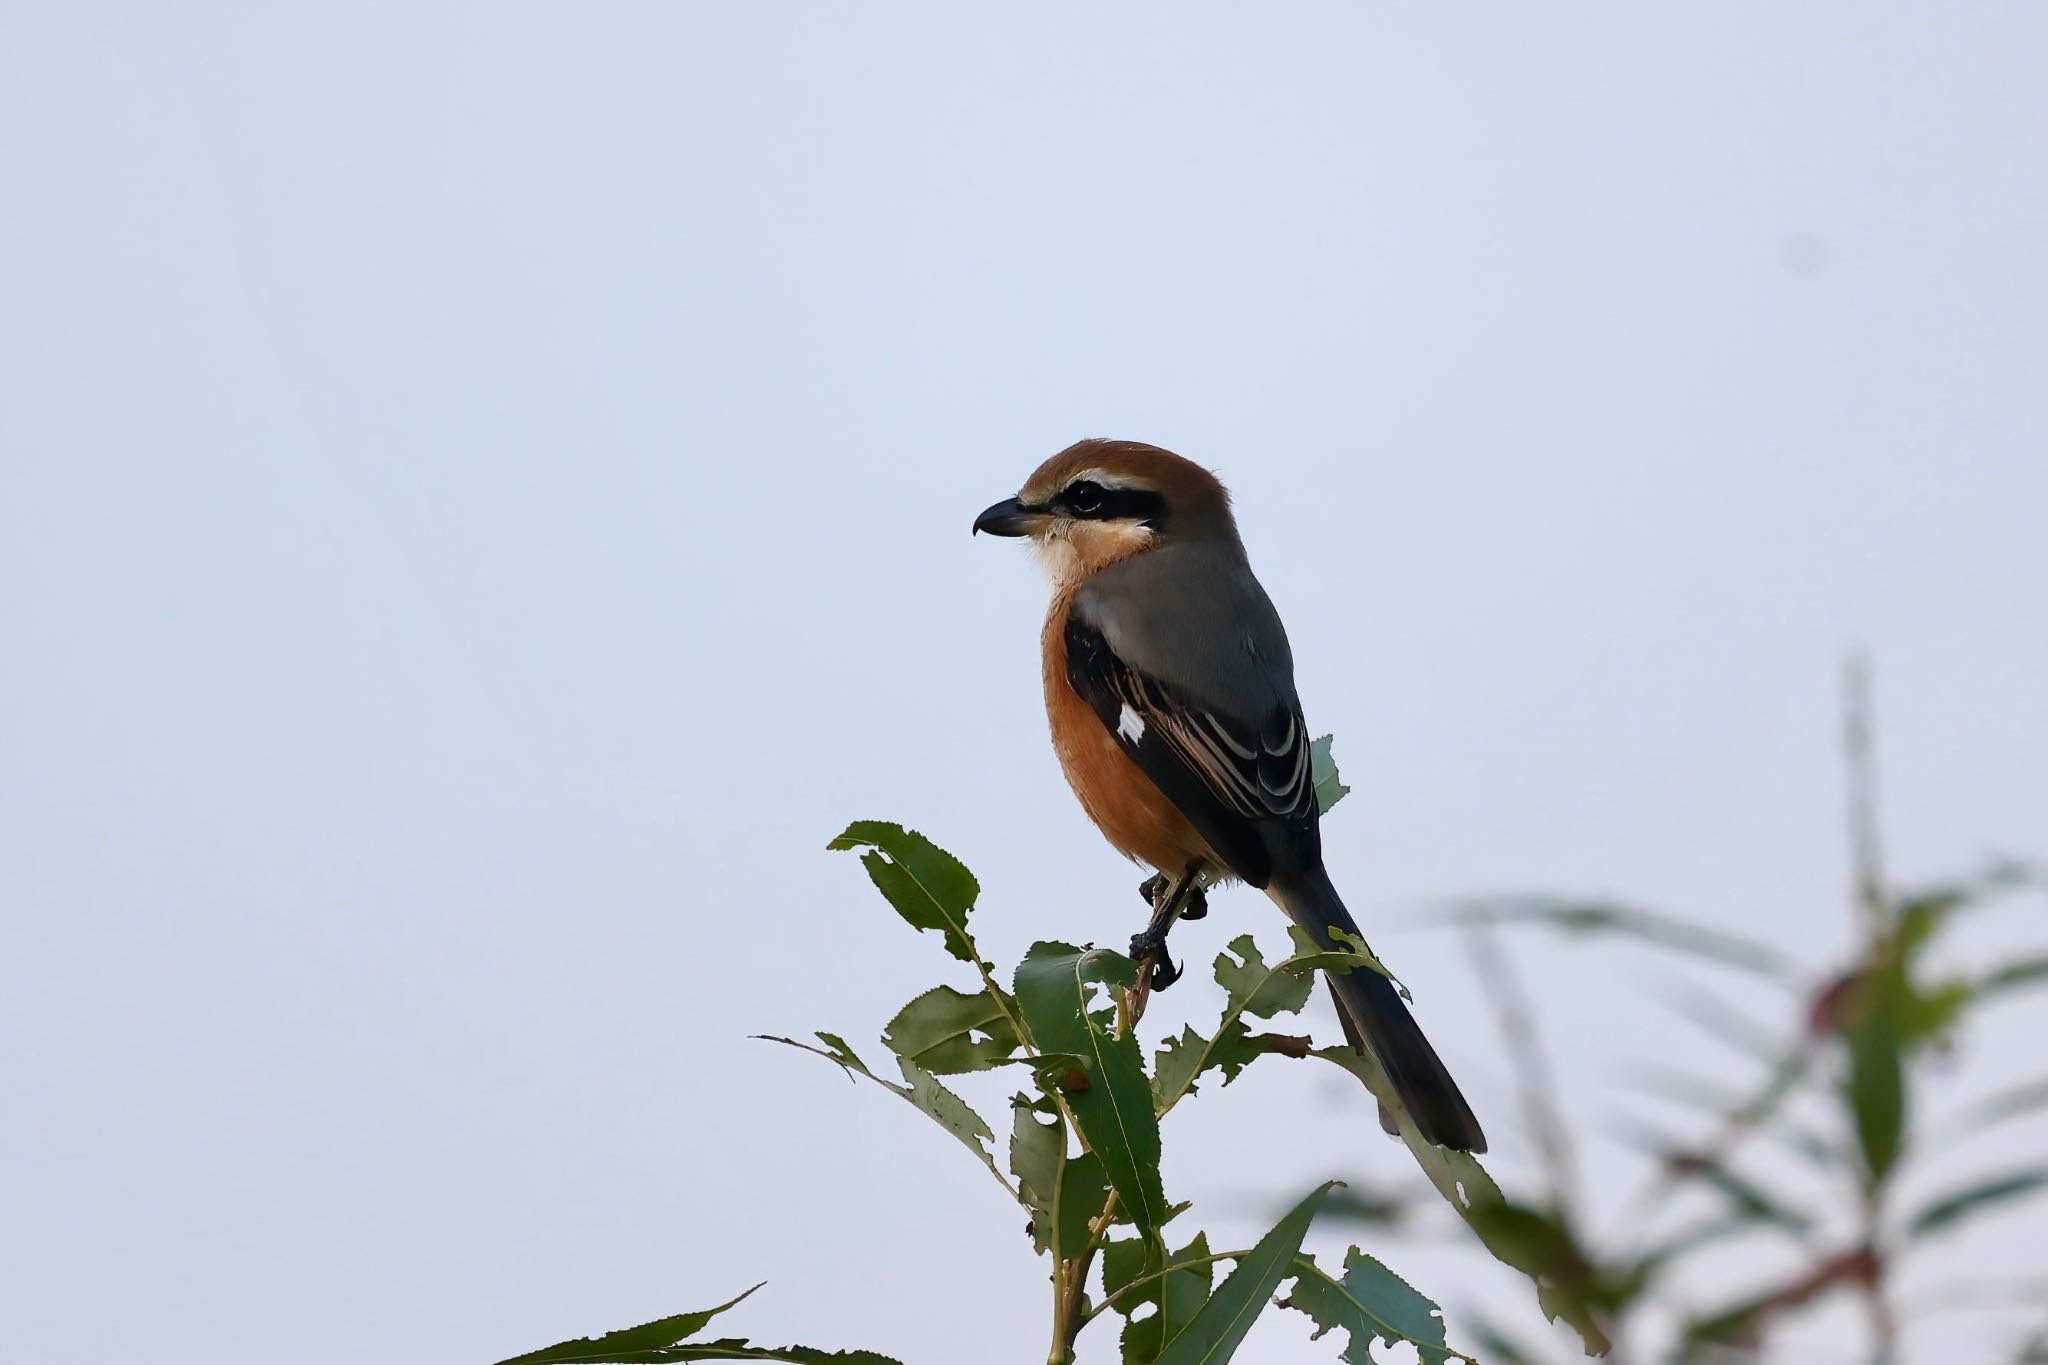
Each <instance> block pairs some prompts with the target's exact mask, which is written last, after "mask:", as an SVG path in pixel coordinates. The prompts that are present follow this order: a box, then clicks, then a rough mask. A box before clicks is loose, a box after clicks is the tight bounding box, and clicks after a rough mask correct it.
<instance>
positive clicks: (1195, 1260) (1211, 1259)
mask: <svg viewBox="0 0 2048 1365" xmlns="http://www.w3.org/2000/svg"><path fill="white" fill-rule="evenodd" d="M1251 1254H1252V1249H1251V1248H1250V1247H1245V1248H1244V1249H1243V1250H1241V1251H1218V1252H1214V1253H1211V1254H1210V1255H1207V1256H1191V1257H1189V1258H1188V1259H1187V1260H1185V1261H1176V1262H1174V1263H1173V1264H1172V1265H1170V1266H1168V1267H1167V1268H1166V1269H1164V1270H1155V1271H1153V1272H1152V1273H1151V1274H1149V1275H1140V1276H1138V1278H1137V1279H1135V1280H1132V1281H1131V1282H1130V1283H1129V1284H1127V1285H1125V1286H1124V1287H1123V1288H1122V1289H1119V1290H1117V1291H1116V1293H1114V1294H1111V1295H1109V1296H1108V1297H1107V1298H1105V1299H1103V1301H1102V1302H1101V1303H1098V1304H1096V1305H1095V1306H1094V1307H1092V1308H1090V1309H1089V1310H1088V1314H1087V1316H1088V1317H1089V1318H1094V1317H1095V1316H1096V1315H1097V1314H1099V1313H1101V1312H1102V1310H1103V1309H1105V1308H1108V1307H1110V1306H1111V1305H1113V1304H1114V1303H1115V1302H1116V1301H1117V1300H1118V1299H1120V1298H1122V1297H1123V1296H1124V1295H1126V1294H1128V1293H1130V1292H1131V1291H1132V1290H1133V1289H1136V1288H1137V1287H1138V1286H1139V1285H1141V1284H1150V1283H1152V1281H1154V1280H1163V1279H1165V1278H1166V1277H1167V1276H1168V1275H1171V1274H1173V1273H1174V1272H1176V1271H1180V1270H1192V1269H1194V1268H1195V1267H1196V1266H1198V1265H1211V1264H1214V1263H1215V1262H1217V1261H1234V1260H1238V1259H1240V1258H1242V1257H1245V1256H1249V1255H1251Z"/></svg>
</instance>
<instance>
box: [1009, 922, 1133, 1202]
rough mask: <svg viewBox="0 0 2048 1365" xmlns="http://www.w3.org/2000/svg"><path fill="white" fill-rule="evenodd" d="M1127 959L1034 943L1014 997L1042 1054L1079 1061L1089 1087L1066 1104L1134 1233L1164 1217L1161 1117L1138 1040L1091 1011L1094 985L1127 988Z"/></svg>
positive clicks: (1129, 980)
mask: <svg viewBox="0 0 2048 1365" xmlns="http://www.w3.org/2000/svg"><path fill="white" fill-rule="evenodd" d="M1136 979H1137V977H1136V969H1135V968H1134V967H1133V966H1132V965H1131V962H1130V959H1128V958H1126V957H1123V956H1121V955H1120V954H1117V953H1110V952H1103V951H1100V950H1091V951H1086V952H1084V951H1082V950H1081V949H1079V948H1075V947H1072V946H1070V945H1068V944H1064V943H1034V944H1033V945H1031V951H1030V952H1028V953H1026V954H1025V955H1024V961H1023V962H1022V963H1020V964H1019V965H1018V967H1017V980H1016V996H1017V1005H1018V1008H1019V1009H1021V1010H1022V1011H1023V1014H1024V1023H1025V1027H1026V1028H1028V1029H1029V1030H1030V1033H1031V1038H1032V1041H1033V1043H1034V1044H1036V1046H1037V1048H1038V1050H1039V1051H1040V1052H1054V1053H1069V1054H1072V1055H1073V1056H1074V1057H1076V1058H1078V1059H1079V1063H1080V1068H1081V1070H1082V1072H1083V1074H1084V1076H1085V1078H1086V1081H1087V1088H1086V1089H1082V1090H1070V1091H1069V1092H1068V1093H1067V1097H1066V1099H1067V1105H1068V1107H1069V1108H1070V1109H1071V1110H1072V1111H1073V1114H1074V1121H1075V1122H1076V1123H1078V1124H1079V1125H1080V1126H1081V1136H1082V1137H1083V1138H1084V1139H1086V1141H1087V1143H1088V1147H1089V1150H1090V1151H1093V1152H1094V1153H1096V1154H1097V1155H1098V1156H1100V1157H1101V1158H1102V1168H1103V1170H1104V1172H1105V1173H1106V1174H1107V1175H1108V1177H1109V1183H1110V1184H1111V1186H1113V1187H1114V1188H1115V1190H1116V1192H1117V1197H1118V1199H1119V1200H1120V1201H1121V1202H1122V1204H1123V1208H1124V1211H1125V1212H1126V1213H1128V1214H1129V1215H1130V1217H1131V1221H1132V1222H1134V1223H1136V1224H1137V1226H1138V1228H1139V1230H1140V1231H1142V1232H1146V1233H1151V1232H1155V1231H1157V1230H1158V1228H1159V1226H1160V1224H1162V1223H1163V1222H1165V1220H1166V1214H1167V1210H1166V1196H1165V1194H1164V1192H1163V1191H1162V1190H1161V1187H1160V1183H1159V1120H1158V1118H1157V1116H1156V1115H1155V1114H1154V1113H1153V1111H1152V1088H1151V1086H1150V1084H1149V1083H1148V1082H1147V1081H1146V1079H1145V1059H1144V1057H1143V1055H1142V1054H1141V1053H1140V1052H1139V1051H1138V1042H1137V1039H1135V1038H1133V1037H1130V1036H1128V1035H1126V1036H1124V1037H1118V1036H1116V1033H1115V1031H1114V1030H1113V1029H1112V1028H1111V1027H1110V1025H1109V1022H1108V1021H1107V1019H1106V1018H1105V1017H1104V1016H1103V1015H1101V1014H1097V1013H1091V1011H1090V1007H1089V1002H1090V992H1091V987H1097V986H1106V987H1109V988H1111V989H1116V988H1119V987H1128V986H1130V985H1131V984H1132V983H1133V982H1134V981H1135V980H1136Z"/></svg>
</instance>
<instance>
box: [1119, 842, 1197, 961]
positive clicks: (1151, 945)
mask: <svg viewBox="0 0 2048 1365" xmlns="http://www.w3.org/2000/svg"><path fill="white" fill-rule="evenodd" d="M1200 878H1201V868H1200V867H1199V866H1190V867H1189V868H1188V870H1187V871H1185V872H1183V873H1181V874H1180V877H1179V879H1178V880H1176V881H1173V882H1171V883H1169V882H1168V881H1167V880H1166V874H1165V873H1159V874H1157V875H1155V876H1153V877H1152V878H1151V879H1150V880H1148V881H1147V882H1146V883H1145V886H1146V887H1150V888H1152V890H1153V894H1152V896H1151V897H1150V898H1149V899H1150V900H1151V903H1152V919H1151V921H1150V922H1149V923H1147V924H1146V925H1145V932H1143V933H1142V934H1133V935H1132V936H1131V960H1132V961H1133V962H1143V961H1144V960H1145V959H1146V958H1149V957H1154V956H1156V957H1157V958H1158V959H1159V960H1158V961H1157V962H1156V963H1154V964H1153V966H1152V989H1153V990H1155V991H1163V990H1165V989H1166V988H1167V987H1168V986H1171V985H1172V984H1173V983H1174V982H1176V981H1178V980H1180V968H1178V967H1176V966H1174V965H1173V959H1172V958H1170V957H1168V956H1167V955H1166V935H1167V933H1168V932H1169V931H1170V930H1172V928H1173V922H1174V921H1175V920H1176V919H1179V918H1181V917H1182V916H1183V915H1185V914H1186V913H1187V906H1188V903H1189V900H1190V899H1191V898H1195V897H1200V896H1201V895H1202V888H1201V884H1200ZM1203 910H1204V913H1206V912H1207V906H1206V905H1204V907H1203Z"/></svg>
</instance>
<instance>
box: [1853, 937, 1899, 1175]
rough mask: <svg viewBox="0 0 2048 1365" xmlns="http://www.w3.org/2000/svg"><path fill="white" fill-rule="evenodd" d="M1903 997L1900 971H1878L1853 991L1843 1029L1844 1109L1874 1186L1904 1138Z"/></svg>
mask: <svg viewBox="0 0 2048 1365" xmlns="http://www.w3.org/2000/svg"><path fill="white" fill-rule="evenodd" d="M1906 993H1907V987H1906V983H1905V975H1904V969H1903V968H1902V967H1901V966H1900V965H1899V964H1898V963H1897V962H1893V963H1891V964H1889V965H1887V966H1884V967H1881V968H1879V969H1878V970H1876V971H1874V972H1872V973H1871V974H1869V975H1868V976H1866V977H1865V978H1864V980H1863V982H1862V983H1861V984H1860V985H1859V986H1858V987H1857V988H1856V994H1855V998H1854V1000H1853V1001H1852V1003H1851V1004H1850V1006H1849V1009H1848V1012H1847V1015H1846V1017H1845V1018H1844V1020H1843V1025H1842V1041H1843V1043H1844V1044H1845V1045H1846V1046H1847V1048H1848V1050H1849V1075H1848V1079H1847V1082H1846V1087H1847V1091H1848V1099H1849V1108H1850V1112H1852V1113H1853V1114H1854V1115H1855V1116H1856V1142H1857V1145H1858V1147H1859V1148H1860V1149H1861V1151H1862V1153H1863V1169H1864V1171H1865V1173H1866V1175H1867V1177H1868V1180H1869V1182H1870V1184H1871V1186H1873V1187H1875V1186H1876V1185H1879V1184H1881V1183H1883V1181H1884V1179H1885V1177H1886V1176H1887V1175H1888V1174H1890V1172H1891V1169H1892V1165H1893V1164H1894V1163H1895V1162H1896V1161H1897V1160H1898V1157H1899V1146H1900V1143H1901V1142H1902V1141H1903V1140H1904V1138H1905V1132H1906V1075H1905V1060H1904V1045H1903V1041H1902V1040H1901V1038H1900V1036H1899V1027H1898V1018H1899V1009H1900V1004H1901V1002H1902V1000H1903V999H1904V997H1905V995H1906Z"/></svg>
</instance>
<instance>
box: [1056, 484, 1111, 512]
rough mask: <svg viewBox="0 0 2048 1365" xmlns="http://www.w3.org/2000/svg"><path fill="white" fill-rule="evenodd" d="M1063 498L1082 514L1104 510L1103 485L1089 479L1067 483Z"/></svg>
mask: <svg viewBox="0 0 2048 1365" xmlns="http://www.w3.org/2000/svg"><path fill="white" fill-rule="evenodd" d="M1061 500H1062V501H1063V502H1065V503H1066V504H1067V506H1068V507H1069V508H1071V509H1073V510H1074V511H1076V512H1079V513H1080V514H1081V515H1083V516H1086V515H1087V514H1088V513H1090V512H1099V511H1101V510H1102V485H1101V484H1099V483H1095V482H1092V481H1091V480H1088V479H1082V480H1081V481H1080V482H1079V483H1070V484H1068V485H1067V488H1066V492H1065V493H1064V494H1062V495H1061Z"/></svg>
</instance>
